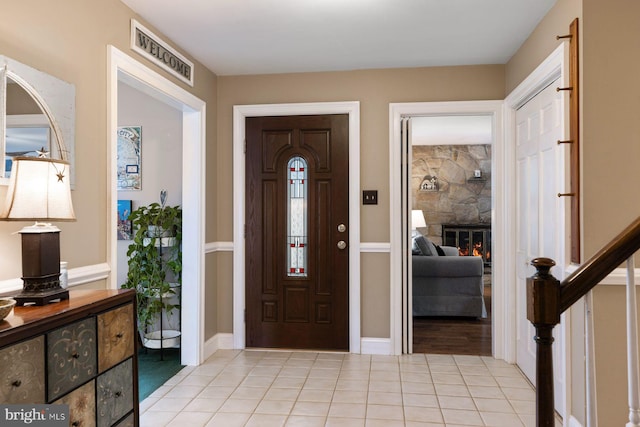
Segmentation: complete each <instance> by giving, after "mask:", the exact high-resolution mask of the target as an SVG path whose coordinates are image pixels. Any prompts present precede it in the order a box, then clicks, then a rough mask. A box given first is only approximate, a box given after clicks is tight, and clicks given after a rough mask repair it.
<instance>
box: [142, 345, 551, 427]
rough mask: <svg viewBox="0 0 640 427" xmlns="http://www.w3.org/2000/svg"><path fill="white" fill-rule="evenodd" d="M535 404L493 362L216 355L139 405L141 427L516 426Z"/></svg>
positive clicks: (510, 373)
mask: <svg viewBox="0 0 640 427" xmlns="http://www.w3.org/2000/svg"><path fill="white" fill-rule="evenodd" d="M534 404H535V393H534V391H533V389H532V387H531V385H530V384H529V382H528V381H527V380H526V379H525V377H524V376H523V375H522V373H521V372H520V371H519V370H518V368H516V367H515V366H514V365H509V364H507V363H505V362H503V361H500V360H495V359H493V358H491V357H480V356H455V355H454V356H450V355H424V354H414V355H403V356H375V355H374V356H371V355H356V354H342V353H315V352H295V351H293V352H285V351H274V352H272V351H250V350H245V351H237V350H220V351H217V352H216V353H215V354H213V355H212V356H211V357H210V358H209V359H208V360H207V361H206V362H205V363H204V364H202V365H201V366H198V367H186V368H184V369H182V370H181V371H180V372H179V373H178V374H177V375H176V376H174V377H173V378H171V379H170V380H168V381H167V382H166V383H165V384H164V385H163V386H161V387H160V388H159V389H158V390H156V391H155V392H154V393H153V394H151V396H149V397H148V398H147V399H145V400H144V401H143V402H141V403H140V412H141V417H140V425H141V426H142V427H159V426H180V427H198V426H207V427H213V426H224V427H233V426H259V427H271V426H310V427H311V426H349V427H352V426H363V427H364V426H366V427H376V426H384V427H394V426H430V427H435V426H439V427H444V426H446V427H458V426H508V427H517V426H534V425H535V415H534V413H535V412H534ZM556 425H560V424H559V423H556Z"/></svg>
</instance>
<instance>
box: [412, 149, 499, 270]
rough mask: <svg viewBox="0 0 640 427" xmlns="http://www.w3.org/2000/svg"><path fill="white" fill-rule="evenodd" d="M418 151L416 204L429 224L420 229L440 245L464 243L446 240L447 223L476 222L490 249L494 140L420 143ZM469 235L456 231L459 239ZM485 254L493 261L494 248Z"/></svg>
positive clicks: (473, 224) (414, 169)
mask: <svg viewBox="0 0 640 427" xmlns="http://www.w3.org/2000/svg"><path fill="white" fill-rule="evenodd" d="M412 153H413V163H412V171H411V187H412V195H413V207H412V209H420V210H422V212H423V213H424V217H425V221H426V223H427V227H426V228H419V229H418V231H420V233H422V234H423V235H425V236H427V237H428V238H429V239H430V240H431V241H433V242H434V243H436V244H439V245H446V246H455V247H462V246H460V245H459V244H449V243H447V242H446V241H445V236H444V235H443V229H444V227H443V226H445V225H446V226H447V227H457V228H458V229H460V230H465V229H467V228H465V227H473V229H474V230H478V231H476V232H477V233H482V234H483V237H482V239H481V240H480V241H481V244H482V245H483V248H482V251H483V252H487V251H490V248H491V244H490V243H491V238H490V234H491V145H489V144H481V145H415V146H413V147H412ZM467 230H468V229H467ZM472 233H474V232H473V231H472ZM464 235H465V234H464V233H458V234H457V235H456V236H457V237H456V239H458V240H457V242H458V243H459V242H460V238H461V237H460V236H463V240H464ZM467 236H468V233H467ZM470 239H471V241H473V240H475V239H474V234H471V237H470ZM476 243H477V242H476ZM476 250H477V251H479V248H476ZM471 253H473V249H471ZM483 259H484V260H485V262H490V253H489V254H488V256H487V255H486V254H485V255H483Z"/></svg>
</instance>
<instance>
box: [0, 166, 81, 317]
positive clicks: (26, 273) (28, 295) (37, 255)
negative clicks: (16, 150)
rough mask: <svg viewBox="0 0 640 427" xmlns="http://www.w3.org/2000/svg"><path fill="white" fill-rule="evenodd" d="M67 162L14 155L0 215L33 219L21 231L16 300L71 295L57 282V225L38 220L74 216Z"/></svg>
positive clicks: (39, 301) (21, 302) (38, 301)
mask: <svg viewBox="0 0 640 427" xmlns="http://www.w3.org/2000/svg"><path fill="white" fill-rule="evenodd" d="M69 180H70V173H69V162H67V161H64V160H58V159H49V158H42V157H14V158H13V165H12V168H11V177H10V178H9V188H8V191H7V200H6V202H5V205H4V206H3V209H2V211H1V212H0V220H2V221H36V223H35V224H34V225H32V226H27V227H24V228H23V229H22V230H20V231H19V232H18V233H20V234H21V235H22V281H23V287H22V292H21V293H20V294H19V295H17V296H15V297H14V298H15V300H16V303H17V305H25V304H26V303H35V304H36V305H44V304H47V303H49V302H50V301H53V300H57V299H59V300H65V299H69V291H68V290H66V289H63V288H62V287H60V229H59V228H58V227H56V226H54V225H51V224H49V223H42V222H38V221H74V220H75V219H76V216H75V213H74V211H73V205H72V203H71V187H70V185H69Z"/></svg>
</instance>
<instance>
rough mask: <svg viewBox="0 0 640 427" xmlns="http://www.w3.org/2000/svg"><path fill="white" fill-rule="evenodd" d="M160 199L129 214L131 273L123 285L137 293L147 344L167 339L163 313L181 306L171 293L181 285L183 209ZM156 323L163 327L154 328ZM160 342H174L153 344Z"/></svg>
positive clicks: (163, 345)
mask: <svg viewBox="0 0 640 427" xmlns="http://www.w3.org/2000/svg"><path fill="white" fill-rule="evenodd" d="M165 197H166V196H165ZM161 199H162V200H163V203H162V204H159V203H151V204H150V205H147V206H140V207H138V208H137V209H135V210H134V211H133V212H131V214H130V215H129V220H131V223H132V226H133V229H134V233H135V234H134V236H133V242H132V243H131V245H129V249H128V251H127V256H128V257H129V260H128V264H129V272H128V274H127V281H126V282H125V283H124V284H123V285H122V287H123V288H130V289H135V290H136V292H137V302H138V328H139V330H140V335H141V337H142V341H143V344H145V346H147V341H148V340H149V339H157V340H160V341H162V340H164V339H166V338H167V336H166V334H165V333H164V331H163V325H162V315H163V313H164V314H166V315H168V314H171V312H172V311H173V310H175V309H176V308H179V305H178V304H177V303H175V302H172V301H173V300H174V299H172V298H171V296H173V295H176V291H177V289H178V288H179V286H180V285H181V273H182V250H181V243H182V208H181V207H180V206H165V205H164V197H162V198H161ZM156 325H159V326H158V327H157V328H155V329H160V330H159V331H157V330H151V329H154V327H155V326H156ZM173 335H174V336H175V334H173ZM178 335H179V334H178ZM158 345H159V347H157V348H162V347H169V346H171V345H173V344H171V345H167V344H166V343H162V342H160V343H159V344H157V343H156V344H155V345H152V346H151V347H156V346H158Z"/></svg>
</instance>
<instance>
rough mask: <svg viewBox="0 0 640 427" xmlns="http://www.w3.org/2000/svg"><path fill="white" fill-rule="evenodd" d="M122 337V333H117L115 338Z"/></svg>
mask: <svg viewBox="0 0 640 427" xmlns="http://www.w3.org/2000/svg"><path fill="white" fill-rule="evenodd" d="M123 336H124V334H123V333H122V332H118V333H117V334H116V338H122V337H123Z"/></svg>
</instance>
